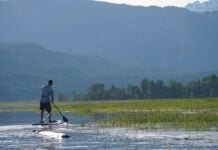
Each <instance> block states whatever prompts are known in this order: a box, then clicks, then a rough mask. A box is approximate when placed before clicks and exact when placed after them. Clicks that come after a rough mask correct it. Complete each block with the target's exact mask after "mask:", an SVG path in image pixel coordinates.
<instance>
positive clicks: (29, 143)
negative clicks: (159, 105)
mask: <svg viewBox="0 0 218 150" xmlns="http://www.w3.org/2000/svg"><path fill="white" fill-rule="evenodd" d="M53 117H54V118H56V119H61V117H59V118H58V114H55V115H54V116H53ZM65 117H67V118H68V119H69V121H70V124H69V125H68V126H63V127H60V128H53V131H55V132H62V133H66V134H68V135H70V138H68V139H59V138H51V137H45V136H43V135H39V134H36V133H34V132H32V131H33V130H40V129H42V127H40V126H32V125H31V123H33V122H35V121H37V120H38V119H39V113H29V112H25V113H12V112H8V113H6V112H0V150H5V149H9V150H10V149H11V150H19V149H22V150H30V149H34V150H59V149H60V150H62V149H63V150H68V149H69V150H71V149H76V150H110V149H111V150H144V149H181V150H182V149H196V150H197V149H210V150H211V149H212V150H216V149H218V132H217V131H176V130H167V131H166V130H139V129H133V128H105V127H102V126H100V125H96V124H93V123H92V119H90V118H89V117H87V116H79V115H72V114H65ZM81 123H82V124H83V123H85V127H82V126H81Z"/></svg>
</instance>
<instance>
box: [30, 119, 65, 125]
mask: <svg viewBox="0 0 218 150" xmlns="http://www.w3.org/2000/svg"><path fill="white" fill-rule="evenodd" d="M61 124H63V122H61V121H60V120H58V121H56V122H36V123H32V125H33V126H34V125H42V126H46V125H61Z"/></svg>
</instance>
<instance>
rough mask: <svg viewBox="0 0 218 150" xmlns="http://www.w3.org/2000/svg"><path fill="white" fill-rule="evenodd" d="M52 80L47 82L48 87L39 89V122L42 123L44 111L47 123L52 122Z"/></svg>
mask: <svg viewBox="0 0 218 150" xmlns="http://www.w3.org/2000/svg"><path fill="white" fill-rule="evenodd" d="M52 85H53V80H49V81H48V85H46V86H42V87H41V90H42V91H41V98H40V110H41V115H40V118H41V120H40V122H41V123H43V115H44V110H46V111H47V112H48V118H49V122H54V121H52V120H51V103H53V102H54V92H53V89H52Z"/></svg>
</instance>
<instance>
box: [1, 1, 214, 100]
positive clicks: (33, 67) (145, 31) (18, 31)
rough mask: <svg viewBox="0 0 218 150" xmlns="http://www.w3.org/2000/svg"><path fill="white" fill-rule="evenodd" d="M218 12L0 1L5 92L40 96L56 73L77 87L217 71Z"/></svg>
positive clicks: (60, 83)
mask: <svg viewBox="0 0 218 150" xmlns="http://www.w3.org/2000/svg"><path fill="white" fill-rule="evenodd" d="M217 18H218V12H216V11H214V12H207V13H196V12H191V11H188V10H187V9H185V8H184V9H183V8H176V7H166V8H159V7H132V6H127V5H115V4H109V3H104V2H96V1H92V0H46V1H45V0H22V1H18V0H9V1H0V42H1V43H2V44H0V92H2V93H0V96H1V97H0V100H1V99H5V100H6V99H33V98H37V97H38V95H39V93H38V92H39V91H38V88H39V85H41V84H42V83H46V80H47V79H50V78H53V79H54V80H55V83H56V84H55V86H56V92H57V93H60V92H63V93H68V94H71V93H72V92H73V91H83V90H85V89H86V88H87V87H88V86H89V85H90V84H92V83H95V82H104V83H107V85H108V86H109V85H112V84H115V85H120V86H122V85H127V84H131V83H133V84H134V83H136V84H137V83H138V82H139V81H140V80H141V79H142V78H145V77H146V78H149V79H163V80H168V79H181V80H185V79H184V78H186V79H195V78H198V77H201V75H202V74H201V73H202V72H203V74H205V73H217V72H216V70H218V66H217V64H218V61H217V56H218V51H217V49H218V34H217V33H218V28H217V27H218V19H217ZM7 43H8V44H7ZM11 43H18V44H11ZM19 43H26V44H19ZM28 43H38V44H28ZM44 46H45V47H46V48H44ZM47 49H49V50H47ZM195 73H197V74H195ZM199 73H200V75H199Z"/></svg>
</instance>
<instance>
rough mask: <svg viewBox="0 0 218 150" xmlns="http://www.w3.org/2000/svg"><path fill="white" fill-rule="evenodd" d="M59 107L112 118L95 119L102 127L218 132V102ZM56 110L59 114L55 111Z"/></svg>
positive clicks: (60, 104)
mask: <svg viewBox="0 0 218 150" xmlns="http://www.w3.org/2000/svg"><path fill="white" fill-rule="evenodd" d="M56 104H57V106H58V107H59V109H60V110H61V111H63V112H69V113H75V114H82V115H89V116H101V115H98V114H109V116H110V117H108V115H106V116H107V117H106V119H105V118H98V117H94V118H95V120H96V122H98V123H102V124H105V125H110V126H113V127H142V128H175V129H197V130H206V129H211V128H213V129H215V130H217V128H218V98H213V99H171V100H166V99H165V100H127V101H95V102H87V101H86V102H56ZM38 105H39V102H38V103H37V102H12V103H7V102H6V103H0V110H1V111H39V106H38ZM15 106H19V107H15ZM22 106H28V107H22ZM1 108H4V109H1ZM5 108H7V109H5ZM53 110H54V111H55V109H53ZM96 114H97V115H96Z"/></svg>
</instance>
